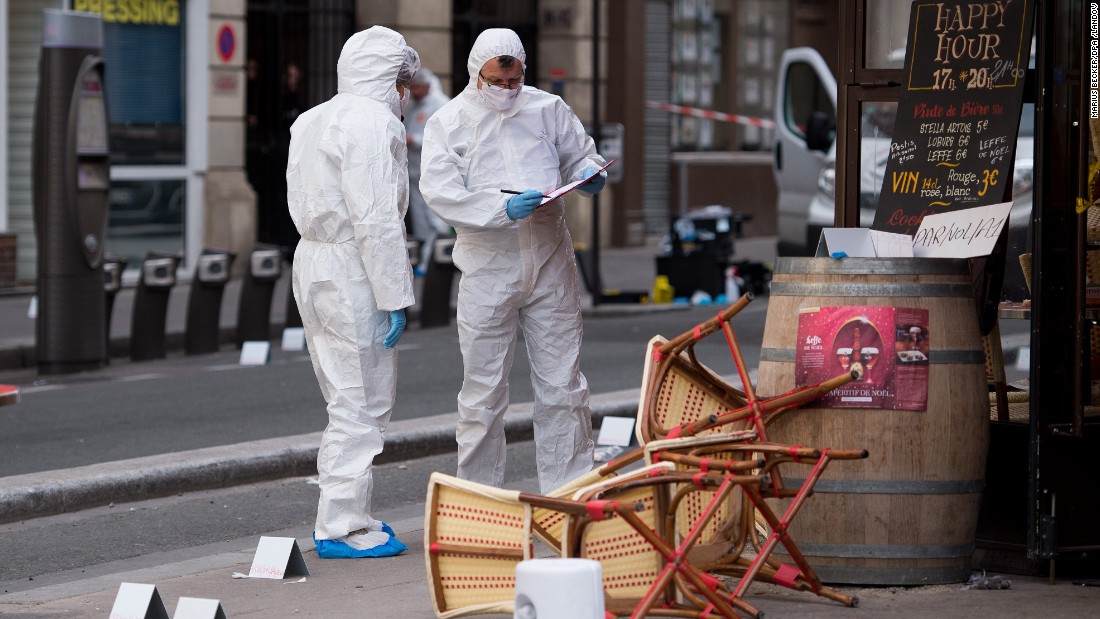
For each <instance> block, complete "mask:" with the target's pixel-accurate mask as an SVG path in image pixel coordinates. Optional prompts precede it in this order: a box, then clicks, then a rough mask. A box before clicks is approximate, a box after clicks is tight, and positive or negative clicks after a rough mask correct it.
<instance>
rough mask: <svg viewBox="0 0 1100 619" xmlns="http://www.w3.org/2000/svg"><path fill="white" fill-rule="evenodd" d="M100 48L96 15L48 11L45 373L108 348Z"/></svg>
mask: <svg viewBox="0 0 1100 619" xmlns="http://www.w3.org/2000/svg"><path fill="white" fill-rule="evenodd" d="M102 47H103V25H102V22H101V20H100V17H99V15H98V14H95V13H83V12H76V11H65V10H53V9H45V10H44V11H43V15H42V53H41V58H40V61H39V76H38V98H37V101H36V104H35V117H34V146H33V153H34V167H33V183H34V219H35V233H36V238H37V241H38V323H37V325H36V348H37V356H38V370H39V373H42V374H60V373H66V372H76V371H83V370H89V369H97V368H99V367H102V365H103V360H104V357H105V352H106V350H105V342H106V338H105V333H104V328H105V327H104V325H105V314H106V302H105V297H104V292H103V273H102V266H103V242H104V237H105V235H106V229H107V191H108V189H109V188H110V166H109V161H108V156H109V154H110V151H109V149H108V120H107V97H106V93H105V91H104V61H103V58H102V56H101V55H100V54H101V50H102Z"/></svg>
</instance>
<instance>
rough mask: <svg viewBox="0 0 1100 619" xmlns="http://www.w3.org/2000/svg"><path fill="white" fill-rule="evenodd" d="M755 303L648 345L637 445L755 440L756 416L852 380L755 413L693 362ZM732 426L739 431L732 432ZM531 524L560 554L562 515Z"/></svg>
mask: <svg viewBox="0 0 1100 619" xmlns="http://www.w3.org/2000/svg"><path fill="white" fill-rule="evenodd" d="M752 300H753V295H752V294H751V293H747V294H745V295H743V296H742V297H741V298H740V299H738V300H737V301H736V302H735V303H733V304H732V305H730V306H729V307H727V308H726V309H724V310H722V311H721V312H720V313H719V314H718V315H717V316H716V317H714V318H711V319H710V320H707V321H705V322H703V323H701V324H699V325H696V326H695V327H694V328H693V329H691V330H690V331H687V332H685V333H683V334H681V335H679V336H678V337H676V338H673V340H671V341H668V340H665V339H664V338H662V337H660V336H656V337H654V338H653V339H651V340H650V342H649V344H648V345H647V347H646V357H645V367H644V370H643V378H642V389H641V394H642V397H641V399H640V400H639V406H638V426H637V428H636V434H637V436H638V442H639V445H644V444H645V443H646V442H648V441H650V440H658V439H663V438H666V437H669V436H677V437H678V436H694V435H696V434H713V433H722V435H723V436H725V437H726V438H728V439H730V440H749V439H752V438H755V436H756V434H755V433H756V431H755V429H753V428H752V427H751V424H750V423H749V422H750V420H751V419H752V415H753V414H754V411H759V412H760V414H763V415H765V416H766V417H767V418H770V417H771V416H772V415H775V414H778V413H779V412H782V411H785V410H789V409H791V408H794V407H797V406H800V405H802V404H805V403H807V402H809V401H811V400H813V399H815V398H817V397H818V396H820V395H823V394H825V393H828V392H829V391H830V390H832V389H835V388H837V387H839V386H841V385H843V384H845V383H847V382H849V381H851V380H852V377H851V376H849V375H847V374H845V375H841V376H839V377H836V378H834V379H832V380H829V381H826V382H823V383H821V384H819V385H812V386H807V387H802V388H799V389H795V390H793V391H791V392H790V393H787V394H783V395H781V396H777V397H775V398H770V399H768V400H763V401H761V402H759V403H757V405H756V408H755V409H754V408H751V407H748V404H747V400H746V399H745V394H744V392H742V391H741V390H738V389H735V388H733V387H731V386H730V385H729V384H728V383H726V382H725V381H724V380H722V379H721V378H720V377H719V376H718V375H717V374H715V373H714V372H713V371H711V370H710V369H709V368H707V367H706V366H705V365H703V364H702V363H700V362H699V360H698V359H697V358H696V356H695V350H694V346H695V343H696V342H697V341H699V340H700V339H702V338H704V337H706V336H708V335H711V334H713V333H716V332H718V331H719V330H721V329H723V325H726V328H728V325H729V321H730V320H731V319H732V318H733V317H734V316H736V315H737V314H738V313H739V312H741V310H743V309H744V308H745V307H747V306H748V304H749V303H751V302H752ZM731 332H732V329H731ZM738 354H739V353H738ZM738 360H740V359H739V358H738ZM745 380H747V375H746V378H745ZM762 423H763V422H762ZM732 426H737V427H739V428H741V430H740V431H738V430H733V429H731V427H732ZM643 457H644V448H643V447H639V448H637V449H635V450H633V451H630V452H627V453H625V454H623V455H621V456H619V457H618V458H615V459H614V460H612V461H610V462H607V463H606V464H604V465H603V466H601V467H598V468H596V469H594V470H593V471H591V472H590V473H588V474H586V475H582V476H580V477H578V478H577V479H574V480H573V481H571V482H569V483H567V484H565V485H564V486H562V487H560V488H558V489H556V490H554V491H553V492H552V493H551V495H552V496H556V497H569V496H572V494H573V493H574V492H575V491H576V490H577V489H579V488H582V487H585V486H588V485H590V484H594V483H596V482H599V481H601V480H604V479H608V478H610V477H614V476H615V475H617V474H618V473H619V472H620V471H622V470H623V469H625V468H626V467H629V466H630V465H632V464H634V463H636V462H639V461H641V460H642V459H643ZM533 519H534V522H533V527H534V531H535V534H536V535H537V536H538V537H539V539H541V540H542V541H544V542H545V543H546V544H547V545H549V546H551V547H552V548H554V549H557V550H560V549H561V524H562V521H563V519H564V515H563V514H561V513H559V512H555V511H553V510H548V509H541V508H535V510H534V513H533Z"/></svg>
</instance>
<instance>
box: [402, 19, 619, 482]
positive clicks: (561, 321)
mask: <svg viewBox="0 0 1100 619" xmlns="http://www.w3.org/2000/svg"><path fill="white" fill-rule="evenodd" d="M500 55H508V56H513V57H515V58H517V59H518V60H519V61H520V62H523V61H524V60H525V58H526V54H525V53H524V50H523V45H522V43H520V40H519V37H518V36H517V35H516V34H515V33H514V32H512V31H511V30H505V29H491V30H486V31H485V32H483V33H482V34H481V35H480V36H479V37H478V38H477V41H475V42H474V46H473V49H472V50H471V51H470V58H469V61H468V63H467V69H468V71H469V74H470V82H469V85H467V86H466V88H465V89H464V90H463V91H462V92H461V93H460V94H459V95H458V96H457V97H455V98H454V99H453V100H451V102H450V103H448V104H447V105H445V106H443V108H442V109H440V110H439V111H438V112H436V113H435V115H434V116H432V117H431V119H429V121H428V126H427V128H426V129H425V132H424V150H423V157H422V170H421V179H420V191H421V192H422V193H423V195H424V199H425V200H426V201H427V203H428V206H429V207H430V208H431V209H432V211H433V212H435V213H436V214H437V215H439V217H440V218H441V219H443V221H445V222H447V223H448V224H450V225H451V226H453V227H454V228H455V231H456V233H457V235H458V240H457V242H456V244H455V248H454V253H453V258H454V263H455V266H456V267H458V269H459V270H460V271H461V272H462V279H461V281H460V283H459V290H458V335H459V345H460V347H461V350H462V359H463V364H464V375H463V381H462V389H461V391H460V392H459V394H458V413H459V421H458V431H457V439H458V475H459V477H461V478H463V479H470V480H473V481H478V482H481V483H486V484H491V485H494V486H500V485H501V484H502V483H503V481H504V459H505V440H504V413H505V411H506V410H507V408H508V373H509V371H510V370H511V367H512V356H513V351H514V347H515V342H516V329H517V325H518V327H519V328H521V329H523V335H524V339H525V341H526V343H527V355H528V357H529V358H530V361H531V382H532V387H533V390H534V395H535V408H534V411H533V423H534V433H535V446H536V460H537V462H536V463H537V466H538V475H539V486H540V488H541V490H542V491H543V492H549V491H550V490H551V489H553V488H556V487H558V486H560V485H562V484H564V483H565V482H567V481H570V480H572V479H573V478H575V477H577V476H579V475H581V474H583V473H586V472H588V471H589V470H590V469H591V468H592V452H593V442H592V422H591V410H590V409H589V407H588V382H587V381H586V380H585V378H584V375H583V374H581V371H580V347H581V330H582V329H581V307H580V283H579V280H578V275H577V267H576V260H575V258H574V255H573V241H572V239H571V238H570V236H569V231H568V230H567V229H566V226H565V211H564V206H563V204H562V202H561V201H560V200H559V201H555V202H552V203H549V204H545V205H543V206H541V207H539V208H538V209H536V210H535V212H534V213H533V214H532V215H531V216H530V217H527V218H526V219H520V220H517V221H513V220H511V219H509V218H508V215H507V214H506V212H505V204H506V202H507V199H508V198H509V197H510V196H508V195H506V194H502V193H501V192H500V190H501V189H513V190H516V191H523V190H526V189H537V190H540V191H543V192H546V191H551V190H553V189H555V188H557V187H559V186H561V185H562V184H564V183H563V178H567V179H569V180H571V181H572V180H577V179H579V178H582V173H583V172H584V170H585V169H586V168H589V167H600V166H602V165H603V164H604V160H603V158H602V157H600V156H599V155H598V154H597V153H596V147H595V144H594V143H593V141H592V138H590V137H589V136H588V135H587V134H585V132H584V127H583V126H582V125H581V123H580V120H579V119H578V118H577V117H576V115H575V114H574V113H573V111H572V110H571V109H570V108H569V106H568V105H566V104H565V102H564V101H562V100H561V98H560V97H557V96H555V95H552V94H549V93H546V92H543V91H541V90H538V89H536V88H533V87H529V86H528V87H524V88H523V90H522V92H521V93H520V94H519V95H518V96H517V98H516V99H515V101H514V103H513V105H512V106H511V107H510V108H508V109H507V110H504V111H503V112H501V111H497V110H496V109H493V108H491V107H489V106H488V105H487V104H486V103H485V102H484V101H483V100H482V98H481V95H480V94H479V91H478V89H477V80H478V72H479V71H481V69H482V67H483V66H484V65H485V63H486V62H487V61H489V60H491V59H493V58H496V57H497V56H500Z"/></svg>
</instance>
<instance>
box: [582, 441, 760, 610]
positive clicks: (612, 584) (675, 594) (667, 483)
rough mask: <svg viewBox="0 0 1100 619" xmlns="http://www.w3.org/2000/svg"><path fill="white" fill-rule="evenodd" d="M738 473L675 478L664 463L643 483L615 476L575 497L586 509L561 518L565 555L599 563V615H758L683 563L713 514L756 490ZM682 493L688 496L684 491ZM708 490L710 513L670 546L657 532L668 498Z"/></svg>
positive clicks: (650, 469) (754, 480) (646, 471)
mask: <svg viewBox="0 0 1100 619" xmlns="http://www.w3.org/2000/svg"><path fill="white" fill-rule="evenodd" d="M756 465H758V463H753V462H744V463H742V466H740V467H735V469H736V468H740V469H742V470H741V471H738V470H735V469H733V470H729V471H719V472H716V474H703V473H701V472H699V471H693V470H692V471H675V470H674V469H673V465H672V463H669V462H662V463H657V464H653V465H649V466H647V467H645V468H643V469H641V472H642V474H641V475H635V476H632V477H630V476H617V477H612V478H608V479H605V480H602V481H599V482H597V483H595V484H593V485H591V486H589V487H587V488H582V489H579V490H578V491H577V492H576V493H575V494H574V495H573V499H574V500H575V501H576V502H577V503H579V504H584V505H586V506H589V509H587V510H586V511H583V512H580V511H576V510H574V511H571V512H569V513H567V514H566V515H565V524H564V527H563V529H564V537H563V540H562V549H563V553H562V554H563V555H564V556H566V557H581V558H586V559H590V560H594V561H598V562H599V563H600V566H601V570H602V572H603V583H604V598H605V600H604V607H605V609H606V611H607V614H608V615H609V616H614V617H619V616H629V617H648V616H662V617H698V618H701V619H712V618H717V617H725V618H729V619H733V618H735V617H739V616H741V614H745V615H749V616H757V615H758V614H759V611H757V609H756V608H755V607H754V606H752V605H751V604H749V603H748V602H745V601H744V600H743V599H741V598H740V597H739V596H735V595H732V594H731V592H729V591H727V590H726V589H725V587H724V586H723V584H722V583H721V582H720V581H719V579H717V578H715V577H714V576H712V575H710V574H707V573H706V572H705V571H703V570H700V569H699V568H698V567H696V566H695V565H694V564H693V563H692V562H690V561H687V560H685V559H686V557H687V556H689V555H690V553H691V552H692V547H693V546H694V545H695V543H696V541H698V540H699V538H700V533H701V532H702V531H703V530H705V529H706V528H707V527H708V526H709V524H710V522H711V520H712V518H713V517H714V516H715V515H716V514H717V513H718V510H717V507H719V506H721V505H723V504H724V499H725V498H726V497H727V496H728V495H729V494H730V493H731V492H732V491H734V490H735V489H736V487H737V486H750V487H751V486H755V485H758V484H759V483H760V480H759V478H758V477H757V476H754V475H749V474H745V473H744V471H746V470H748V469H751V468H752V467H753V466H756ZM685 489H688V490H685ZM690 489H698V490H704V489H705V490H708V491H709V492H710V493H711V495H712V498H711V499H710V501H709V505H708V508H704V509H702V510H699V511H698V513H696V514H694V516H695V520H694V521H693V522H692V524H691V527H689V533H688V534H687V535H684V536H681V537H680V538H678V539H676V540H675V541H673V539H672V538H671V537H670V536H669V535H668V534H667V532H666V531H664V530H663V523H664V514H665V513H667V511H668V509H669V504H670V501H671V496H672V492H673V491H674V490H678V491H679V492H680V493H683V492H686V491H690ZM739 613H740V614H739Z"/></svg>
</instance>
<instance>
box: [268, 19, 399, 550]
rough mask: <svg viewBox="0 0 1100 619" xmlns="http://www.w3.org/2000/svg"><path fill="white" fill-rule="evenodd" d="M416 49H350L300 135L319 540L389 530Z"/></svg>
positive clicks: (295, 134) (298, 287) (294, 154)
mask: <svg viewBox="0 0 1100 619" xmlns="http://www.w3.org/2000/svg"><path fill="white" fill-rule="evenodd" d="M406 47H407V46H406V45H405V40H404V39H403V38H402V37H401V35H399V34H398V33H396V32H394V31H392V30H389V29H387V28H383V27H380V26H375V27H373V28H370V29H368V30H364V31H361V32H357V33H356V34H354V35H352V37H351V38H349V39H348V41H347V43H345V44H344V48H343V51H342V52H341V53H340V59H339V61H338V62H337V65H336V72H337V88H338V94H337V95H336V96H335V97H333V98H332V99H330V100H329V101H327V102H325V103H322V104H321V105H318V106H317V107H314V108H313V109H310V110H308V111H307V112H305V113H304V114H302V115H301V116H299V117H298V119H297V120H296V121H295V122H294V125H293V126H292V127H291V129H290V132H291V138H290V158H289V160H288V162H287V173H286V178H287V202H288V204H289V206H290V215H291V218H292V219H293V220H294V225H295V226H296V227H297V228H298V232H299V233H301V235H302V240H301V242H300V243H299V244H298V248H297V250H296V252H295V256H294V274H293V289H294V298H295V300H296V301H297V302H298V308H299V310H300V312H301V315H302V324H303V326H304V327H305V333H306V339H307V341H308V343H309V352H310V357H311V358H312V360H313V369H314V372H315V373H316V374H317V382H318V383H320V386H321V392H322V394H323V395H324V397H325V401H326V402H328V417H329V423H328V427H327V428H326V429H325V432H324V435H323V437H322V439H321V447H320V450H319V451H318V454H317V471H318V474H319V480H320V486H321V498H320V502H319V504H318V508H317V523H316V531H315V535H316V538H317V539H318V540H322V539H338V538H342V537H344V536H346V535H347V534H348V533H349V532H351V531H355V530H358V529H362V528H369V529H372V530H377V528H378V527H379V526H380V524H379V523H378V521H375V520H374V519H372V518H371V516H370V506H371V489H372V486H373V481H372V477H371V463H372V461H373V460H374V457H375V456H376V455H378V454H379V453H381V451H382V439H383V433H384V432H385V429H386V425H387V424H388V423H389V419H390V413H391V411H392V410H393V404H394V399H395V396H396V393H397V377H396V368H397V350H396V349H391V350H386V349H385V348H384V347H383V344H382V339H383V337H384V336H385V335H386V332H387V331H388V330H389V328H390V319H389V312H390V310H398V309H402V308H405V307H408V306H410V305H412V304H413V285H412V269H411V267H410V266H409V259H408V254H407V252H406V249H405V225H404V217H405V209H406V208H407V206H408V162H407V157H408V155H407V153H406V146H405V127H404V126H403V125H402V124H401V120H400V117H399V115H400V99H399V96H398V94H397V91H396V88H395V85H396V79H397V75H398V71H399V69H401V67H402V63H403V62H404V60H405V49H406Z"/></svg>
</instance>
